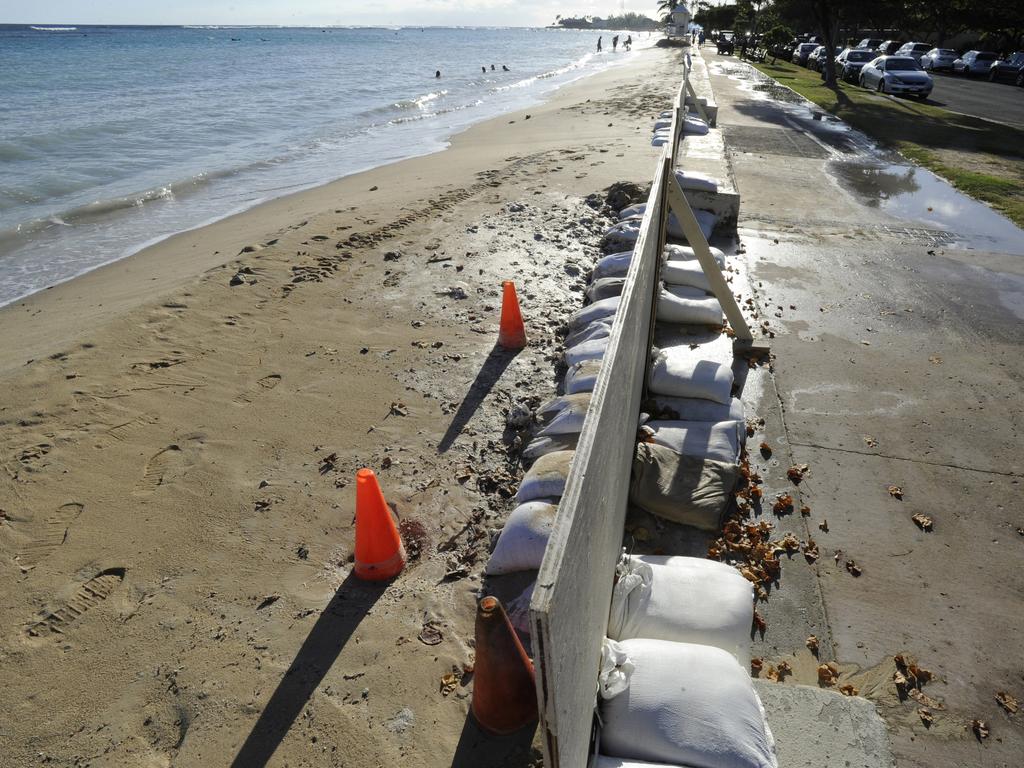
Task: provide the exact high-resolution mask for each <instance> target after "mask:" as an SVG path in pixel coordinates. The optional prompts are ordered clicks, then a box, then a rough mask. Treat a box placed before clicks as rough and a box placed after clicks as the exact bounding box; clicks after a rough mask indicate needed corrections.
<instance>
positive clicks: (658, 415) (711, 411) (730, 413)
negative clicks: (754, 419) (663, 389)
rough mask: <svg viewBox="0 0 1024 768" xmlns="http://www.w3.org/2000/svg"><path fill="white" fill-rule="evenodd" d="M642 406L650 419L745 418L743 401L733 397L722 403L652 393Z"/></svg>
mask: <svg viewBox="0 0 1024 768" xmlns="http://www.w3.org/2000/svg"><path fill="white" fill-rule="evenodd" d="M642 408H643V411H644V412H645V413H647V414H648V415H650V417H651V418H652V419H663V420H675V421H739V422H743V421H744V420H745V419H746V411H745V409H744V407H743V401H742V400H740V399H738V398H735V397H734V398H732V400H730V401H729V403H728V404H724V405H723V404H722V403H713V402H711V401H710V400H702V399H700V398H696V397H666V396H665V395H653V396H652V397H650V398H648V399H647V400H646V401H645V402H644V404H643V406H642Z"/></svg>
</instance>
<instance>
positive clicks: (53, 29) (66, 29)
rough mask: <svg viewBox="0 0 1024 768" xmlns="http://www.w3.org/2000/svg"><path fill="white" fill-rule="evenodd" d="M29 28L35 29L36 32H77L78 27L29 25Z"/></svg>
mask: <svg viewBox="0 0 1024 768" xmlns="http://www.w3.org/2000/svg"><path fill="white" fill-rule="evenodd" d="M29 29H34V30H35V31H36V32H75V31H77V30H78V27H33V26H29Z"/></svg>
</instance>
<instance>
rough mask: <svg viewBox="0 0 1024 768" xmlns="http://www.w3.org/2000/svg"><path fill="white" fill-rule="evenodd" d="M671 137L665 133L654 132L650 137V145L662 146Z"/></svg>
mask: <svg viewBox="0 0 1024 768" xmlns="http://www.w3.org/2000/svg"><path fill="white" fill-rule="evenodd" d="M670 138H671V137H670V136H669V135H668V134H667V133H656V134H654V138H653V139H651V146H652V147H663V146H665V145H666V144H668V142H669V139H670Z"/></svg>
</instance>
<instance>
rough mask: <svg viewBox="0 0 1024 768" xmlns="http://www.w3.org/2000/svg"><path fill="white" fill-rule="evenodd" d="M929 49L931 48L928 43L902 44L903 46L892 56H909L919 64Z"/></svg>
mask: <svg viewBox="0 0 1024 768" xmlns="http://www.w3.org/2000/svg"><path fill="white" fill-rule="evenodd" d="M931 48H932V47H931V46H930V45H928V43H904V44H903V46H902V47H901V48H900V49H899V50H898V51H896V53H894V54H893V56H909V57H910V58H912V59H915V60H916V61H917V63H918V64H920V63H921V57H922V56H924V55H925V54H926V53H928V51H930V50H931Z"/></svg>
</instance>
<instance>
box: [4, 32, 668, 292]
mask: <svg viewBox="0 0 1024 768" xmlns="http://www.w3.org/2000/svg"><path fill="white" fill-rule="evenodd" d="M602 34H603V35H604V37H605V41H604V42H605V45H604V48H605V50H604V52H603V53H601V54H598V53H597V52H596V50H595V47H596V42H597V37H598V35H602ZM612 34H613V33H611V32H607V31H604V32H599V31H584V30H565V29H526V28H521V29H509V28H500V29H499V28H437V27H433V28H432V27H426V28H420V27H412V28H409V27H402V28H339V27H325V28H320V27H317V28H266V27H233V28H227V27H92V26H89V27H85V26H77V27H75V26H70V25H67V26H64V25H58V24H52V25H36V26H29V25H0V305H2V304H6V303H10V302H12V301H14V300H16V299H18V298H20V297H23V296H26V295H28V294H30V293H33V292H34V291H38V290H40V289H42V288H45V287H47V286H50V285H54V284H56V283H59V282H61V281H64V280H67V279H69V278H71V277H74V276H75V275H78V274H81V273H83V272H86V271H88V270H90V269H93V268H95V267H97V266H100V265H102V264H105V263H109V262H111V261H114V260H117V259H119V258H123V257H125V256H126V255H129V254H130V253H132V252H134V251H137V250H138V249H140V248H141V247H143V246H144V245H146V244H148V243H152V242H155V241H157V240H160V239H162V238H165V237H167V236H169V235H171V234H174V233H175V232H180V231H183V230H186V229H189V228H192V227H196V226H199V225H201V224H204V223H208V222H210V221H213V220H216V219H218V218H222V217H224V216H227V215H229V214H231V213H235V212H238V211H241V210H244V209H246V208H249V207H251V206H253V205H255V204H257V203H259V202H262V201H264V200H268V199H271V198H274V197H279V196H281V195H285V194H288V193H291V192H295V191H298V190H301V189H304V188H308V187H311V186H314V185H317V184H322V183H325V182H327V181H330V180H333V179H337V178H341V177H343V176H346V175H348V174H351V173H355V172H358V171H361V170H366V169H368V168H372V167H375V166H378V165H383V164H385V163H389V162H392V161H395V160H399V159H402V158H406V157H411V156H414V155H422V154H426V153H429V152H434V151H437V150H439V149H442V148H444V146H445V144H446V139H448V138H449V137H451V136H452V135H453V134H454V133H456V132H458V131H460V130H461V129H463V128H465V127H467V126H468V125H470V124H472V123H475V122H479V121H481V120H485V119H487V118H489V117H493V116H495V115H497V114H499V113H501V112H505V111H510V110H514V109H520V108H523V107H526V106H529V105H531V104H535V103H537V102H538V101H540V100H542V99H543V98H544V95H545V94H546V93H548V92H550V91H551V90H553V89H555V88H557V87H559V86H561V85H564V84H565V83H567V82H570V81H572V80H575V79H577V78H579V77H582V76H585V75H587V74H590V73H593V72H596V71H599V70H601V69H605V68H607V67H609V66H613V65H614V64H616V63H621V62H623V61H625V60H626V59H627V58H628V57H629V55H630V54H628V53H625V52H623V51H622V50H621V48H620V50H619V51H618V52H617V53H613V52H611V51H610V50H608V49H609V47H610V46H609V44H608V43H609V38H610V36H611V35H612ZM626 34H630V33H621V36H622V37H624V36H625V35H626ZM631 34H632V36H633V38H634V51H635V50H637V49H638V48H642V47H646V46H648V45H651V44H653V43H654V42H655V40H654V38H653V37H650V36H648V35H647V33H635V32H634V33H631ZM492 64H493V65H494V69H492V68H491V65H492ZM503 66H507V67H508V69H509V71H507V72H506V71H504V70H503ZM481 67H485V68H486V71H481ZM437 70H440V71H441V77H440V78H436V77H435V71H437Z"/></svg>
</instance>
